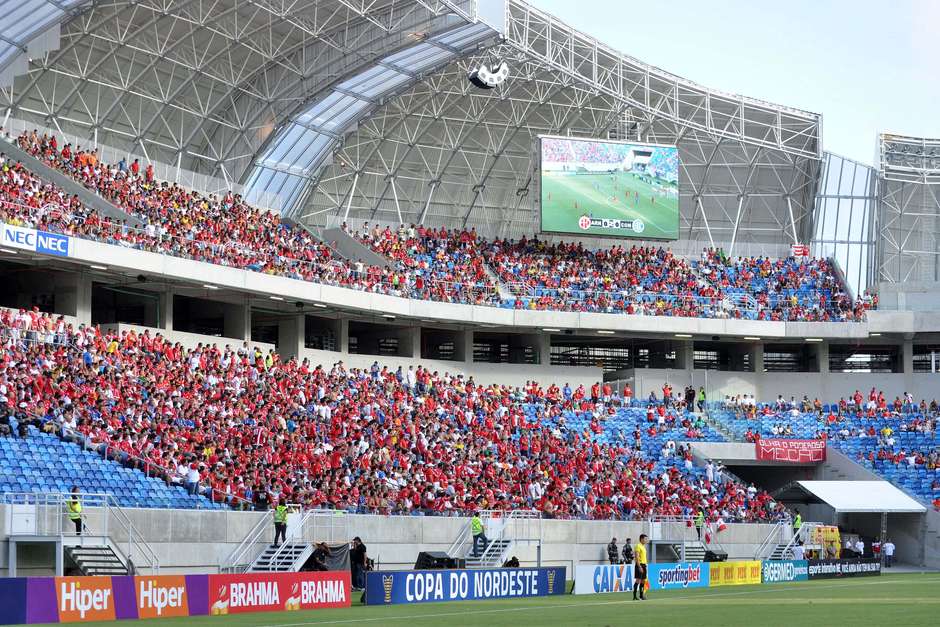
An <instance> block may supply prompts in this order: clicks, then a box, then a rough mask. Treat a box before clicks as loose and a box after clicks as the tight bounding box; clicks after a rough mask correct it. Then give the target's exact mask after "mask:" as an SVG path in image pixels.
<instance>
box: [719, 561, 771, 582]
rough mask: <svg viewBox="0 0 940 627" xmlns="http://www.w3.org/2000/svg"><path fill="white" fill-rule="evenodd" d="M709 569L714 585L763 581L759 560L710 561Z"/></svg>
mask: <svg viewBox="0 0 940 627" xmlns="http://www.w3.org/2000/svg"><path fill="white" fill-rule="evenodd" d="M708 570H709V576H710V577H711V584H710V585H712V586H743V585H747V584H753V583H760V582H761V563H760V562H758V561H750V560H749V561H741V562H710V564H709V567H708Z"/></svg>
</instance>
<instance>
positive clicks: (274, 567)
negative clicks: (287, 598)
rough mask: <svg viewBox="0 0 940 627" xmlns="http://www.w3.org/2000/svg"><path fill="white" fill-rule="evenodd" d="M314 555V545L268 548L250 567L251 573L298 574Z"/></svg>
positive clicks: (287, 543)
mask: <svg viewBox="0 0 940 627" xmlns="http://www.w3.org/2000/svg"><path fill="white" fill-rule="evenodd" d="M311 555H313V544H310V543H308V542H286V543H284V544H282V545H280V546H276V545H274V544H272V545H270V546H268V548H266V549H265V550H264V551H262V553H261V555H259V556H258V557H257V558H255V561H254V562H252V563H251V565H250V566H249V567H248V572H249V573H272V572H273V573H296V572H298V571H299V570H300V569H301V568H302V567H303V565H304V564H305V563H306V562H307V560H308V559H310V556H311Z"/></svg>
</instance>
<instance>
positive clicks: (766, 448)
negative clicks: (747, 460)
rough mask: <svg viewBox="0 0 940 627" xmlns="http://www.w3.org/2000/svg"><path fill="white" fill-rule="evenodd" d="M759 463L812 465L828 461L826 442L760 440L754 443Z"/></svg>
mask: <svg viewBox="0 0 940 627" xmlns="http://www.w3.org/2000/svg"><path fill="white" fill-rule="evenodd" d="M754 447H755V450H756V453H757V459H758V461H764V462H789V463H791V464H811V463H819V462H824V461H826V441H825V440H774V439H766V440H765V439H760V440H758V441H757V442H755V443H754Z"/></svg>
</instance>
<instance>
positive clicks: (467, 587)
mask: <svg viewBox="0 0 940 627" xmlns="http://www.w3.org/2000/svg"><path fill="white" fill-rule="evenodd" d="M564 593H565V567H564V566H559V567H552V568H499V569H489V570H483V569H481V570H476V569H474V570H402V571H377V572H376V571H374V572H370V573H367V574H366V593H365V603H366V605H392V604H397V603H431V602H435V601H476V600H482V599H511V598H524V597H543V596H549V595H554V594H564Z"/></svg>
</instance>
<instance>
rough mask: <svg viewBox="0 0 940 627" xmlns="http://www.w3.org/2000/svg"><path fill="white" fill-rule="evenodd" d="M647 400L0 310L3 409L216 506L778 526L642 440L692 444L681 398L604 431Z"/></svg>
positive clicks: (770, 511) (760, 507)
mask: <svg viewBox="0 0 940 627" xmlns="http://www.w3.org/2000/svg"><path fill="white" fill-rule="evenodd" d="M635 403H636V401H634V400H633V399H632V396H630V395H627V396H624V395H621V394H617V393H614V392H611V391H610V390H609V387H605V386H602V385H600V384H597V385H596V386H593V387H591V388H585V387H584V386H578V387H575V388H572V387H571V386H568V385H565V386H564V387H563V388H559V387H558V386H554V385H553V386H549V387H548V388H543V387H542V386H540V385H538V384H537V383H535V382H531V383H529V384H528V385H526V386H524V387H511V386H507V385H496V384H494V385H489V386H483V385H479V384H477V383H476V382H475V381H474V380H473V379H472V378H469V379H468V378H466V377H464V376H462V375H452V374H448V373H440V372H432V371H430V370H428V369H426V368H423V367H417V368H415V367H412V368H409V369H407V370H403V369H401V368H399V369H398V370H390V369H388V368H372V369H368V370H367V369H358V368H350V367H347V366H346V365H344V364H343V362H337V363H335V364H333V365H332V366H331V367H329V368H325V367H322V366H314V365H312V364H310V363H309V362H308V361H306V360H304V361H296V360H289V361H284V360H282V359H281V358H280V357H279V356H278V355H277V354H276V353H274V352H273V351H272V352H262V351H261V350H259V349H256V348H252V347H250V346H249V345H247V344H243V345H239V346H231V345H226V346H222V347H220V346H216V345H207V344H199V345H198V346H196V347H195V348H191V349H187V348H184V347H183V346H182V345H180V344H178V343H172V342H169V341H167V340H166V339H165V338H164V337H163V336H162V335H160V334H159V333H157V334H151V333H150V332H149V331H144V332H143V333H136V332H134V331H122V332H121V333H120V334H114V333H110V332H106V331H103V330H101V329H99V328H96V327H91V326H85V325H79V326H77V327H76V326H73V325H71V324H68V323H67V322H66V321H65V320H64V319H63V318H61V317H54V316H50V315H46V314H42V313H40V312H39V311H38V310H35V309H34V310H31V311H27V310H20V311H14V310H3V311H2V312H0V407H3V408H4V409H5V411H7V412H15V413H16V415H17V417H18V419H20V420H28V421H31V422H33V423H35V425H36V426H37V427H40V428H43V430H45V431H47V432H50V433H58V434H60V435H62V437H70V438H73V439H76V440H78V441H79V443H80V444H81V445H82V446H85V447H87V448H91V449H97V450H99V451H101V452H102V453H104V454H107V455H108V456H109V457H110V458H111V459H114V460H115V461H117V462H121V463H124V464H125V465H131V466H134V467H138V468H142V469H144V470H147V471H148V473H150V474H154V473H156V474H162V475H163V476H164V477H165V479H166V480H167V481H169V482H172V483H179V484H181V485H184V486H186V487H187V488H189V489H190V490H192V491H193V492H197V493H200V494H205V495H207V497H209V498H213V499H214V500H216V501H217V502H219V501H221V502H226V503H230V504H232V505H233V506H239V505H240V504H248V503H254V505H255V506H256V507H260V508H264V507H265V505H266V504H267V503H270V502H273V501H274V499H278V500H281V499H286V500H287V501H288V502H291V503H299V504H302V505H305V506H308V507H325V508H336V509H342V510H346V511H349V512H368V513H378V514H414V513H421V514H427V515H457V514H461V513H468V512H470V511H472V510H474V509H487V508H493V509H511V508H535V509H538V510H540V511H541V512H543V513H544V514H545V515H546V516H551V517H559V518H567V517H578V516H583V517H592V518H628V519H630V518H643V517H646V516H649V515H657V514H661V515H683V514H685V515H688V514H691V513H694V512H695V511H697V510H698V509H702V510H704V511H705V512H707V514H708V516H709V517H711V518H712V519H718V518H721V519H723V520H725V521H731V520H766V519H769V518H772V517H774V516H777V515H779V514H780V512H781V508H780V506H779V505H777V504H776V503H774V502H773V501H772V500H771V499H770V497H769V496H767V495H766V494H764V493H760V494H748V492H747V490H746V489H745V488H744V487H743V486H740V485H738V484H735V483H733V482H731V481H724V482H719V481H717V480H709V479H708V478H707V477H705V478H703V477H702V476H701V475H700V474H695V473H694V472H693V469H692V463H691V458H690V457H689V455H690V453H689V452H688V451H686V450H683V449H681V447H679V448H678V449H677V448H676V447H675V442H674V441H672V440H670V441H672V444H673V446H671V447H670V446H669V441H664V444H663V451H662V452H660V451H659V450H657V449H653V450H650V449H649V447H644V446H643V444H644V442H645V441H646V440H647V439H651V440H653V439H655V441H656V442H658V441H659V439H662V437H663V434H665V433H667V432H668V433H672V430H674V429H679V430H681V432H682V433H683V434H684V435H683V437H689V436H695V435H696V429H698V428H700V427H697V426H696V425H695V424H693V422H692V421H691V420H690V418H689V416H688V415H686V414H685V413H684V411H683V410H682V409H681V407H678V406H677V403H670V405H669V406H668V407H667V406H666V404H665V403H658V404H655V405H652V406H650V407H649V408H647V409H644V410H638V411H640V412H641V414H642V415H643V416H645V419H644V420H642V421H638V422H636V423H635V424H634V430H633V433H632V434H623V433H617V434H614V433H613V432H612V431H608V426H607V425H608V424H609V423H612V422H617V420H616V417H617V416H619V414H620V412H622V411H624V409H625V408H627V407H630V406H632V405H633V404H635ZM575 423H577V426H575ZM618 424H621V425H622V424H624V423H623V422H622V421H620V422H618ZM631 424H632V423H631ZM656 438H659V439H656ZM657 446H658V445H657ZM663 458H665V459H663Z"/></svg>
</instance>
